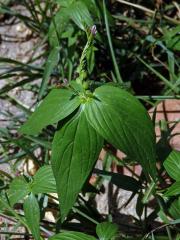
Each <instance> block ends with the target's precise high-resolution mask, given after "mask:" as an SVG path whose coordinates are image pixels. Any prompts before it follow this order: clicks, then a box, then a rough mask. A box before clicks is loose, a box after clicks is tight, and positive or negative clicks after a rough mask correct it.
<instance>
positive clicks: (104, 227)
mask: <svg viewBox="0 0 180 240" xmlns="http://www.w3.org/2000/svg"><path fill="white" fill-rule="evenodd" d="M96 233H97V235H98V237H99V240H113V239H115V237H116V236H117V233H118V226H117V225H116V224H112V223H109V222H103V223H100V224H98V225H97V227H96Z"/></svg>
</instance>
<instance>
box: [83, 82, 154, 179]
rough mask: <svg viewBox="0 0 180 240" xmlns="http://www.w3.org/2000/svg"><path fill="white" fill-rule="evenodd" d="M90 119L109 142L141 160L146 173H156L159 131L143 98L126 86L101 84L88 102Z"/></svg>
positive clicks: (152, 174)
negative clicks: (130, 92) (133, 93)
mask: <svg viewBox="0 0 180 240" xmlns="http://www.w3.org/2000/svg"><path fill="white" fill-rule="evenodd" d="M85 113H86V116H87V119H88V121H89V123H90V124H91V125H92V127H93V128H94V129H96V131H97V132H98V133H99V134H100V135H101V136H103V137H104V138H105V139H106V140H107V141H108V142H109V143H111V144H112V145H113V146H115V147H116V148H118V149H120V150H122V151H123V152H124V153H125V154H126V155H127V156H128V157H130V158H131V159H132V160H135V161H137V162H139V163H140V164H141V165H142V167H143V170H144V173H145V174H146V176H148V175H149V174H150V175H151V176H152V177H153V178H154V179H155V176H156V153H155V134H154V129H153V125H152V122H151V119H150V117H149V116H148V114H147V112H146V110H145V109H144V107H143V106H142V105H141V104H140V102H139V101H138V100H137V99H136V98H135V97H133V96H132V95H130V94H129V93H128V92H126V91H125V90H122V89H120V88H118V87H114V86H108V85H105V86H101V87H99V88H97V89H96V91H95V93H94V100H92V101H91V102H90V101H89V102H87V103H86V104H85Z"/></svg>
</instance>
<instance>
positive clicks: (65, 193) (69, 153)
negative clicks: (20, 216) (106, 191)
mask: <svg viewBox="0 0 180 240" xmlns="http://www.w3.org/2000/svg"><path fill="white" fill-rule="evenodd" d="M101 148H102V138H101V137H100V136H99V135H98V134H97V133H96V131H95V130H94V129H93V128H92V127H91V125H90V124H89V123H88V121H87V120H86V117H85V114H84V112H83V111H81V112H80V113H79V114H77V115H76V116H75V117H74V118H73V119H71V120H70V121H68V122H67V123H66V124H65V125H64V126H63V127H62V128H61V129H60V130H58V131H57V132H56V134H55V137H54V140H53V147H52V168H53V172H54V175H55V179H56V185H57V191H58V195H59V201H60V210H61V220H62V221H63V220H64V218H65V217H66V216H67V214H68V212H69V210H70V209H71V208H72V206H73V204H74V202H75V200H76V198H77V196H78V193H79V192H80V191H81V189H82V187H83V184H84V183H85V181H86V179H87V177H88V176H89V174H90V172H91V170H92V168H93V166H94V164H95V162H96V160H97V157H98V155H99V152H100V150H101Z"/></svg>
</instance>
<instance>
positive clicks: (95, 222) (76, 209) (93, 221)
mask: <svg viewBox="0 0 180 240" xmlns="http://www.w3.org/2000/svg"><path fill="white" fill-rule="evenodd" d="M72 210H73V211H74V212H77V213H78V214H79V215H81V216H82V217H84V218H86V219H88V220H89V221H90V222H92V223H94V224H96V225H97V224H99V223H98V222H97V221H96V220H94V219H93V218H91V217H89V216H88V215H87V214H85V213H83V212H81V211H80V210H79V209H78V208H76V207H73V208H72Z"/></svg>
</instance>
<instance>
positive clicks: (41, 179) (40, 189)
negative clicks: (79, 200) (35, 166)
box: [31, 166, 57, 194]
mask: <svg viewBox="0 0 180 240" xmlns="http://www.w3.org/2000/svg"><path fill="white" fill-rule="evenodd" d="M31 190H32V192H33V193H34V194H38V193H55V192H57V190H56V182H55V178H54V174H53V171H52V168H51V166H43V167H41V168H40V169H39V170H38V171H37V173H36V174H35V176H34V177H33V182H32V183H31Z"/></svg>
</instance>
